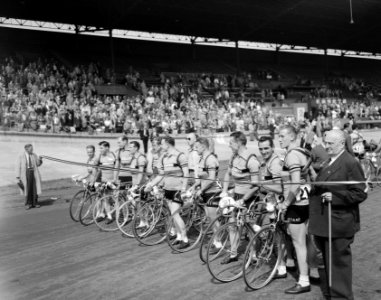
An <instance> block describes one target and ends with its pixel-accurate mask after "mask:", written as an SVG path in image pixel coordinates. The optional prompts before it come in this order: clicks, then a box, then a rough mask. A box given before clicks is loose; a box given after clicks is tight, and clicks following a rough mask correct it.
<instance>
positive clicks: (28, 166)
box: [16, 144, 42, 210]
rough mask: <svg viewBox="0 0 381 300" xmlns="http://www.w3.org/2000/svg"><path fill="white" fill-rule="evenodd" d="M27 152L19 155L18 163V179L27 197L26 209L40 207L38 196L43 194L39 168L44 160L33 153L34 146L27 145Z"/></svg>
mask: <svg viewBox="0 0 381 300" xmlns="http://www.w3.org/2000/svg"><path fill="white" fill-rule="evenodd" d="M24 149H25V151H24V152H23V153H22V154H20V155H19V157H18V159H17V162H16V179H17V180H18V184H19V186H20V188H21V191H22V194H23V195H25V197H26V199H25V205H26V207H25V209H27V210H28V209H31V208H33V207H37V208H38V207H40V205H39V204H38V195H40V194H41V175H40V172H39V170H38V167H39V166H41V164H42V159H41V158H40V157H39V156H38V155H37V154H36V153H33V146H32V145H31V144H26V145H25V147H24Z"/></svg>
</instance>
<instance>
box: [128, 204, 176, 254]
mask: <svg viewBox="0 0 381 300" xmlns="http://www.w3.org/2000/svg"><path fill="white" fill-rule="evenodd" d="M148 205H150V204H148ZM150 207H151V209H150V212H151V213H152V214H153V218H147V219H148V220H149V221H150V222H151V223H149V229H148V230H147V231H146V232H145V233H144V234H138V231H137V230H136V228H137V227H138V226H139V225H138V224H139V223H140V219H139V218H135V219H134V220H133V223H134V226H133V229H134V236H135V238H136V240H137V241H138V242H139V243H141V244H143V245H146V246H153V245H157V244H160V243H162V242H163V241H164V240H165V239H166V237H167V234H166V223H167V222H168V219H169V217H170V212H169V210H168V208H166V207H165V206H162V207H157V206H155V205H150Z"/></svg>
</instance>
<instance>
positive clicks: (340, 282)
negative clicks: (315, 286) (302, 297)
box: [309, 129, 367, 299]
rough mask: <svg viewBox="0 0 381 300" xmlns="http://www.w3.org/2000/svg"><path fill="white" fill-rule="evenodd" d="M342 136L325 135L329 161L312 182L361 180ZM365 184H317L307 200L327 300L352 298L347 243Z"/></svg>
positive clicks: (355, 226) (355, 224) (339, 133)
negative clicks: (320, 260)
mask: <svg viewBox="0 0 381 300" xmlns="http://www.w3.org/2000/svg"><path fill="white" fill-rule="evenodd" d="M345 143H346V136H345V133H344V132H343V131H341V130H337V129H335V130H331V131H329V132H327V133H326V135H325V145H326V150H327V153H328V155H329V156H330V160H328V161H327V163H326V164H325V165H324V166H323V167H322V169H321V170H320V173H319V175H318V176H317V178H316V181H325V182H329V181H364V180H365V179H364V173H363V171H362V168H361V166H360V164H359V163H358V161H357V160H356V159H355V158H354V157H353V156H352V155H350V154H349V153H348V152H347V151H346V150H345ZM364 189H365V184H364V183H358V184H350V185H346V184H341V185H324V184H323V185H317V186H315V189H314V191H313V193H312V197H311V199H310V223H309V232H310V233H311V234H313V235H314V236H315V240H316V244H317V247H318V248H319V249H320V250H321V251H322V253H323V258H324V265H325V270H320V271H321V272H320V278H321V279H322V290H323V293H324V295H325V296H326V298H327V299H331V298H332V299H353V292H352V253H351V244H352V243H353V240H354V235H355V233H356V232H357V231H358V230H359V229H360V213H359V204H360V203H361V202H363V201H364V200H365V199H366V197H367V194H366V193H365V192H364ZM328 202H331V205H332V217H331V220H332V223H331V224H332V261H331V264H332V287H331V288H328V284H327V280H328V270H329V269H328V267H329V263H330V262H329V253H328V247H329V246H328V245H329V242H328V205H327V204H328Z"/></svg>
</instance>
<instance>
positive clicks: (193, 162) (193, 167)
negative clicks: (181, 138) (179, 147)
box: [187, 132, 200, 177]
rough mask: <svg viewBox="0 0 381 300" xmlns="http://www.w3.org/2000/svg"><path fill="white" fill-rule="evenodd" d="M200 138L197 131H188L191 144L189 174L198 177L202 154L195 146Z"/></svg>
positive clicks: (189, 143)
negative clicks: (197, 172)
mask: <svg viewBox="0 0 381 300" xmlns="http://www.w3.org/2000/svg"><path fill="white" fill-rule="evenodd" d="M197 139H198V135H197V134H196V133H195V132H191V133H188V135H187V140H188V145H189V150H188V167H189V174H190V175H194V176H195V177H196V171H197V164H198V162H199V161H200V156H199V154H198V153H197V150H196V148H195V143H196V141H197Z"/></svg>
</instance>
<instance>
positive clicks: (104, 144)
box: [98, 141, 110, 155]
mask: <svg viewBox="0 0 381 300" xmlns="http://www.w3.org/2000/svg"><path fill="white" fill-rule="evenodd" d="M98 145H99V151H100V152H101V154H102V155H105V154H106V153H107V152H108V151H109V149H110V144H109V142H106V141H102V142H100V143H99V144H98Z"/></svg>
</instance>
